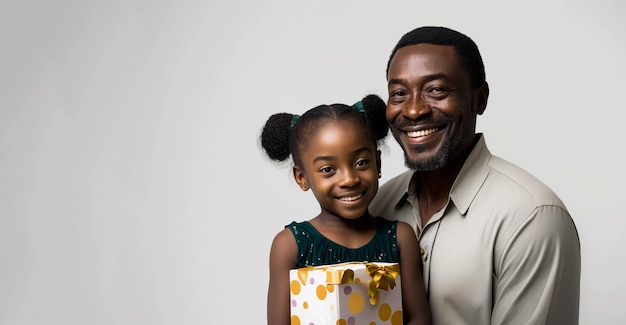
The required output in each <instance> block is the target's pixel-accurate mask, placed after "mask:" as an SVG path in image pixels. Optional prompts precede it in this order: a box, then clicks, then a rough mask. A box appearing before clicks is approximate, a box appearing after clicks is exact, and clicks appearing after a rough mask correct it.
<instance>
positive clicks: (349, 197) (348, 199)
mask: <svg viewBox="0 0 626 325" xmlns="http://www.w3.org/2000/svg"><path fill="white" fill-rule="evenodd" d="M362 196H363V194H359V195H355V196H346V197H342V198H339V200H340V201H354V200H358V199H360V198H361V197H362Z"/></svg>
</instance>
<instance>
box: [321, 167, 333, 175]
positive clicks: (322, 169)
mask: <svg viewBox="0 0 626 325" xmlns="http://www.w3.org/2000/svg"><path fill="white" fill-rule="evenodd" d="M320 171H321V172H322V173H325V174H327V173H330V172H332V171H333V169H332V168H330V167H322V168H321V169H320Z"/></svg>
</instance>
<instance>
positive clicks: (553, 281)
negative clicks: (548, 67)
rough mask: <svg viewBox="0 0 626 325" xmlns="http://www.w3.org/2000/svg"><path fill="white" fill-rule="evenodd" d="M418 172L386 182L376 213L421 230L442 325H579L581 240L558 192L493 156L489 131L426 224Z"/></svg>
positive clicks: (427, 277) (428, 285)
mask: <svg viewBox="0 0 626 325" xmlns="http://www.w3.org/2000/svg"><path fill="white" fill-rule="evenodd" d="M412 174H413V171H411V170H409V171H407V172H405V173H403V174H400V175H398V176H396V177H395V178H393V179H391V180H389V181H388V182H386V183H385V184H384V185H382V186H381V188H380V190H379V191H378V194H377V196H376V199H375V200H374V202H373V203H372V206H371V208H370V211H371V213H372V214H373V215H380V216H383V217H385V218H389V219H397V220H402V221H405V222H407V223H409V224H411V225H412V226H413V227H414V228H415V229H419V231H418V233H419V234H420V235H419V237H420V246H421V251H422V261H423V268H424V282H425V284H426V288H427V291H428V295H429V302H430V307H431V311H432V314H433V324H442V325H456V324H471V325H481V324H558V325H568V324H578V318H579V300H580V299H579V298H580V243H579V238H578V233H577V231H576V227H575V225H574V222H573V220H572V218H571V217H570V215H569V212H568V211H567V208H566V207H565V205H564V204H563V202H561V200H560V199H559V198H558V196H557V195H556V194H555V193H554V192H553V191H552V190H551V189H549V188H548V187H547V186H546V185H544V184H543V183H542V182H541V181H539V180H538V179H536V178H535V177H534V176H532V175H531V174H529V173H527V172H526V171H524V170H522V169H521V168H519V167H517V166H515V165H513V164H511V163H509V162H507V161H505V160H503V159H500V158H498V157H496V156H493V155H491V153H490V152H489V150H488V149H487V146H486V143H485V140H484V136H483V135H482V134H481V137H480V140H479V141H478V143H477V144H476V146H475V147H474V149H473V150H472V153H471V154H470V156H469V157H468V159H467V161H466V162H465V164H464V166H463V168H462V169H461V172H460V173H459V175H458V177H457V179H456V181H455V183H454V185H453V186H452V189H451V191H450V197H449V200H448V203H447V205H446V206H445V207H444V208H443V209H441V210H440V211H439V212H438V213H436V214H435V215H434V216H433V217H432V218H431V219H430V220H429V221H428V224H426V225H425V226H423V225H422V224H421V218H420V213H419V207H418V201H417V196H416V194H415V191H414V190H412V189H414V188H415V186H416V185H415V184H409V183H410V181H411V176H412ZM409 188H411V190H409Z"/></svg>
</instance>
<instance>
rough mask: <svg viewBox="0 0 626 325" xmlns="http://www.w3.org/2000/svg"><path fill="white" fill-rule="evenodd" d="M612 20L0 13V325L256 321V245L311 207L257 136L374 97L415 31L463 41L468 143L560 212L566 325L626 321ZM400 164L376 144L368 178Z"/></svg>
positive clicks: (387, 8) (465, 4)
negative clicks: (473, 115) (553, 201)
mask: <svg viewBox="0 0 626 325" xmlns="http://www.w3.org/2000/svg"><path fill="white" fill-rule="evenodd" d="M625 9H626V5H624V3H622V2H620V1H617V0H616V1H605V0H604V1H587V2H580V1H531V2H521V1H509V2H496V1H481V2H469V1H458V2H454V1H193V2H192V1H173V0H172V1H147V0H146V1H137V0H135V1H133V0H127V1H118V0H115V1H91V0H90V1H69V0H59V1H42V0H34V1H28V0H27V1H2V2H0V47H1V51H0V263H1V264H0V323H1V324H10V325H13V324H29V325H30V324H63V325H67V324H77V325H78V324H81V325H82V324H90V325H92V324H93V325H96V324H129V325H138V324H141V325H144V324H145V325H155V324H176V325H179V324H264V323H265V322H266V321H265V304H266V290H267V280H268V254H269V248H270V244H271V240H272V238H273V236H274V235H275V234H276V233H277V232H278V231H280V230H281V229H282V228H283V227H284V226H285V225H286V224H288V223H289V222H290V221H292V220H298V221H301V220H306V219H309V218H311V217H313V216H314V215H315V214H316V213H317V212H318V207H317V205H316V201H315V200H314V197H313V195H312V194H311V192H302V191H300V190H299V188H298V187H297V186H296V185H295V183H294V181H293V179H292V177H291V175H290V166H289V165H288V164H283V165H276V164H274V163H271V162H269V161H268V160H267V159H266V158H264V156H263V155H262V153H261V151H260V149H259V145H258V139H257V138H258V134H259V131H260V129H261V127H262V126H263V123H264V122H265V120H266V119H267V118H268V117H269V116H270V115H271V114H273V113H277V112H290V113H298V114H301V113H304V112H305V111H306V110H307V109H309V108H312V107H314V106H316V105H318V104H323V103H325V104H331V103H346V104H352V103H354V102H356V101H357V100H359V99H360V98H361V97H363V96H364V95H366V94H368V93H375V94H378V95H380V96H382V97H383V98H385V100H386V96H387V94H386V80H385V66H386V63H387V60H388V58H389V54H390V52H391V49H392V47H393V45H394V44H395V42H396V41H397V40H398V39H399V38H400V37H401V36H402V35H403V34H404V33H405V32H408V31H409V30H411V29H413V28H415V27H418V26H422V25H440V26H447V27H451V28H454V29H457V30H459V31H461V32H463V33H466V34H467V35H469V36H470V37H471V38H473V39H474V40H475V41H476V43H477V44H478V46H479V48H480V49H481V51H482V55H483V59H484V61H485V65H486V72H487V80H488V82H489V84H490V88H491V96H490V97H489V103H488V106H487V110H486V112H485V114H484V115H483V116H480V117H479V122H478V128H479V131H480V132H484V133H485V134H486V140H487V144H488V146H489V148H490V149H491V151H492V152H493V153H494V154H496V155H499V156H501V157H502V158H505V159H507V160H510V161H512V162H514V163H516V164H518V165H520V166H521V167H523V168H525V169H527V170H528V171H530V172H532V173H533V174H535V175H536V176H538V177H539V178H540V179H542V180H543V181H544V182H545V183H546V184H548V185H549V186H550V187H552V188H553V189H554V190H555V191H556V192H557V193H558V194H559V196H560V197H561V198H562V199H563V201H564V202H565V203H566V204H567V206H568V207H569V209H570V212H571V214H572V216H573V218H574V220H575V222H576V225H577V227H578V230H579V234H580V240H581V245H582V279H581V281H582V288H581V312H580V319H581V324H624V323H626V309H625V308H624V301H626V293H625V291H626V280H625V277H624V274H626V263H625V262H626V261H625V257H626V254H625V253H624V248H625V247H626V245H625V244H624V236H623V234H624V229H625V228H626V219H625V218H624V213H623V209H621V208H619V206H620V204H621V203H620V202H622V201H624V191H623V190H622V189H621V186H622V185H623V183H624V182H625V181H626V177H625V176H624V165H625V163H626V161H625V158H624V149H623V148H624V144H623V143H622V142H623V139H624V138H625V137H624V134H623V133H624V129H625V126H624V109H626V107H625V105H624V98H625V96H626V91H625V90H624V88H625V86H626V63H625V62H624V58H625V57H626V44H625V42H624V37H625V32H626V25H625V20H624V19H623V18H624V13H625ZM403 170H404V166H403V159H402V153H401V151H400V150H399V148H398V146H397V144H396V143H395V141H394V140H393V138H392V137H390V138H388V139H387V143H386V146H385V148H383V166H382V173H383V179H382V181H386V180H388V179H389V178H390V177H392V176H393V175H396V174H397V173H399V172H401V171H403ZM460 244H462V243H460Z"/></svg>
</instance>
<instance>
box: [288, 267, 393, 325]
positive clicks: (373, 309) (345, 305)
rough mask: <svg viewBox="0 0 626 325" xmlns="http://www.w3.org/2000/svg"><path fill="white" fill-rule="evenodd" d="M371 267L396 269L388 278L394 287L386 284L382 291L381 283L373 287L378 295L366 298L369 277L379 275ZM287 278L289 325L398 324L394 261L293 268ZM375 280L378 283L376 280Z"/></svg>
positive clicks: (367, 295)
mask: <svg viewBox="0 0 626 325" xmlns="http://www.w3.org/2000/svg"><path fill="white" fill-rule="evenodd" d="M368 266H369V267H370V268H369V269H368ZM373 268H378V269H379V270H390V269H391V270H396V271H397V272H395V274H394V280H391V282H395V283H394V284H395V286H394V285H391V286H387V288H386V290H384V288H383V287H385V285H382V286H381V288H380V289H378V290H374V291H378V294H379V296H378V297H377V298H374V299H370V296H371V295H372V294H371V289H370V282H371V281H373V277H374V278H376V279H378V278H380V277H377V276H376V275H373V274H372V275H370V273H371V270H372V269H373ZM368 270H369V271H368ZM379 273H380V274H382V273H385V272H383V271H379ZM391 273H393V272H386V275H385V277H386V278H387V279H389V274H391ZM289 277H290V291H291V325H360V324H365V325H382V324H389V325H402V291H401V289H400V287H401V286H400V275H399V267H398V263H381V262H377V263H367V262H362V263H361V262H348V263H341V264H333V265H324V266H312V267H305V268H300V269H293V270H291V271H290V272H289ZM384 281H385V280H383V282H384ZM375 283H377V284H380V281H378V280H377V281H375ZM372 285H373V286H374V285H375V284H372Z"/></svg>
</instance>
